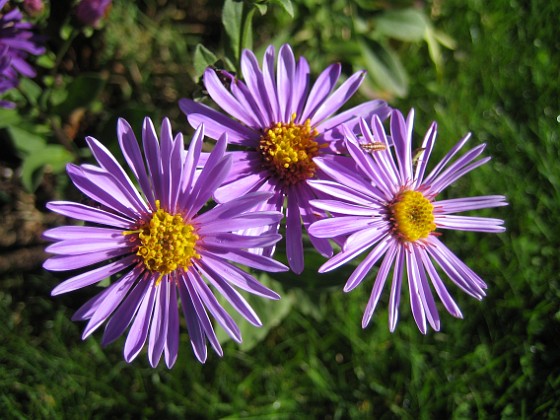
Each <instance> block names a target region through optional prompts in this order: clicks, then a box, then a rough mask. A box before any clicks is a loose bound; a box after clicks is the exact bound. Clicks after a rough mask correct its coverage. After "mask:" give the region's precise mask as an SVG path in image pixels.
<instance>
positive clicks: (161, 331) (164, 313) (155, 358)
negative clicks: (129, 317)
mask: <svg viewBox="0 0 560 420" xmlns="http://www.w3.org/2000/svg"><path fill="white" fill-rule="evenodd" d="M170 285H171V282H170V280H169V278H168V276H163V279H162V281H161V283H160V284H159V286H156V289H157V291H156V297H155V302H154V313H153V317H152V323H151V327H150V338H149V340H148V360H149V361H150V365H151V366H152V367H156V366H157V365H158V363H159V361H160V359H161V355H162V354H163V348H164V347H165V342H166V341H167V327H168V322H169V321H168V313H169V303H168V302H169V295H170V291H169V289H170ZM173 287H175V285H174V284H173ZM131 330H132V329H131Z"/></svg>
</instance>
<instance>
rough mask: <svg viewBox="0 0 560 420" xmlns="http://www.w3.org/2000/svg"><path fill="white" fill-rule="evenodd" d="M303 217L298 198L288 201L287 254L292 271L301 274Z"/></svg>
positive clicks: (293, 197)
mask: <svg viewBox="0 0 560 420" xmlns="http://www.w3.org/2000/svg"><path fill="white" fill-rule="evenodd" d="M301 229H302V226H301V216H300V212H299V206H298V202H297V200H296V196H294V195H292V197H291V199H289V200H288V210H287V212H286V254H287V257H288V263H289V265H290V268H291V269H292V271H293V272H294V273H296V274H301V272H302V271H303V239H302V234H301Z"/></svg>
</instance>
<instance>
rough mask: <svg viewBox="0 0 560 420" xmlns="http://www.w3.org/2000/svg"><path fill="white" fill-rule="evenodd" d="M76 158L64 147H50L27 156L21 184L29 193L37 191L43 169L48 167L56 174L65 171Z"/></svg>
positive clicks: (23, 166)
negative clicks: (68, 164) (67, 165)
mask: <svg viewBox="0 0 560 420" xmlns="http://www.w3.org/2000/svg"><path fill="white" fill-rule="evenodd" d="M73 158H74V156H73V155H72V153H70V152H69V151H68V150H66V149H65V148H64V147H62V146H59V145H48V146H45V147H44V148H42V149H39V150H37V151H36V152H35V153H31V154H29V155H27V156H26V157H25V158H24V160H23V164H22V166H21V182H22V184H23V186H24V187H25V188H26V189H27V190H28V191H35V189H36V188H37V187H38V186H39V184H40V182H41V176H42V173H43V169H44V168H45V167H46V166H48V167H49V169H50V170H51V171H52V172H54V173H59V172H62V171H63V170H64V168H65V167H66V164H67V163H68V162H71V161H72V160H73Z"/></svg>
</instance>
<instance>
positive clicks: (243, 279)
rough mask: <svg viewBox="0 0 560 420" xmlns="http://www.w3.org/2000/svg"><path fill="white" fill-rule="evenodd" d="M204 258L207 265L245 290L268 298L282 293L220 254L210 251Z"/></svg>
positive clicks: (276, 298)
mask: <svg viewBox="0 0 560 420" xmlns="http://www.w3.org/2000/svg"><path fill="white" fill-rule="evenodd" d="M204 260H205V264H206V266H209V267H212V269H213V270H214V271H215V272H216V273H217V274H218V275H219V276H220V277H221V278H223V279H225V280H226V281H228V282H229V283H231V284H233V285H234V286H237V287H239V288H240V289H242V290H245V291H247V292H249V293H252V294H254V295H258V296H261V297H265V298H267V299H273V300H278V299H280V295H279V294H278V293H276V292H274V291H272V290H270V289H269V288H268V287H266V286H264V285H263V284H262V283H260V282H259V281H257V279H255V278H254V277H253V276H252V275H250V274H249V273H247V272H245V271H243V270H241V269H240V268H238V267H236V266H235V265H233V264H230V263H229V262H227V261H224V260H222V259H221V258H219V257H218V256H214V255H211V254H209V253H207V254H205V255H204Z"/></svg>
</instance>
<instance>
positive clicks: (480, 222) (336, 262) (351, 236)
mask: <svg viewBox="0 0 560 420" xmlns="http://www.w3.org/2000/svg"><path fill="white" fill-rule="evenodd" d="M413 118H414V113H413V112H412V111H411V112H410V114H409V115H408V118H407V119H406V121H405V120H404V118H403V116H402V114H401V113H400V112H398V111H393V113H392V115H391V132H390V134H391V136H390V139H391V140H389V137H388V136H387V134H386V133H385V130H384V127H383V125H382V123H381V121H380V120H379V118H377V117H374V118H373V120H372V124H371V130H370V128H369V127H368V126H367V125H366V123H365V121H364V120H362V121H361V122H360V131H361V136H356V135H355V134H354V133H353V132H352V131H351V130H346V135H347V146H348V150H349V152H350V154H351V157H352V161H351V162H352V163H353V164H351V165H343V164H341V162H340V161H338V162H333V161H332V160H330V159H327V158H321V157H319V158H315V162H316V164H317V166H318V167H319V168H321V169H322V170H324V171H325V172H327V173H328V174H329V175H330V176H331V177H332V178H333V179H334V181H325V180H311V181H309V184H310V185H311V186H312V187H313V188H315V189H316V190H318V191H320V192H322V193H324V194H328V195H330V196H331V197H332V198H333V199H324V200H323V199H320V200H313V201H312V202H311V204H312V205H313V206H314V207H316V208H318V209H321V210H323V211H328V212H330V213H331V214H333V215H335V216H334V217H332V218H329V219H324V220H321V221H318V222H316V223H314V224H312V225H311V227H310V228H309V231H310V233H311V234H313V235H315V236H317V237H319V238H334V237H337V236H340V235H348V236H347V239H346V241H345V242H344V245H343V247H342V250H341V252H340V253H339V254H337V255H335V256H334V257H332V258H331V259H330V260H329V261H327V262H326V263H325V264H323V265H322V266H321V268H320V269H319V271H320V272H326V271H330V270H333V269H335V268H337V267H339V266H340V265H342V264H345V263H346V262H348V261H350V260H351V259H353V258H355V257H356V256H357V255H359V254H361V253H363V252H364V251H366V250H368V249H370V248H373V249H372V250H371V251H370V252H369V253H368V254H367V256H366V257H365V258H364V259H363V261H361V262H360V263H359V265H358V266H357V268H356V269H355V270H354V272H353V273H352V275H351V276H350V278H349V279H348V281H347V283H346V285H345V287H344V291H345V292H349V291H350V290H352V289H354V288H355V287H356V286H358V285H359V284H360V283H361V282H362V281H363V280H364V278H365V277H366V275H367V274H368V273H369V272H370V270H371V269H372V267H373V265H374V264H375V263H377V262H378V261H379V260H380V259H381V258H382V257H383V256H384V257H383V260H382V262H381V266H380V267H379V269H378V271H377V275H376V277H375V282H374V284H373V290H372V293H371V297H370V299H369V302H368V304H367V306H366V310H365V313H364V316H363V319H362V326H363V327H364V328H365V327H366V326H367V325H368V324H369V322H370V320H371V317H372V315H373V312H374V310H375V307H376V306H377V303H378V301H379V297H380V296H381V292H382V291H383V287H384V285H385V282H386V281H387V278H388V276H389V272H390V271H391V268H392V271H393V275H392V284H391V292H390V297H389V328H390V330H391V331H394V329H395V327H396V324H397V319H398V307H399V300H400V293H401V286H402V278H403V275H404V274H405V273H406V277H407V279H408V289H409V295H410V304H411V307H412V313H413V316H414V319H415V321H416V324H417V325H418V328H419V329H420V331H421V332H422V333H424V334H425V333H426V330H427V325H426V319H427V320H428V322H429V324H430V325H431V326H432V328H433V329H434V330H436V331H438V330H439V328H440V318H439V315H438V311H437V308H436V304H435V301H434V297H433V294H432V291H431V289H430V285H429V283H430V281H431V284H432V287H433V288H434V290H435V291H436V293H437V295H438V296H439V298H440V299H441V301H442V303H443V306H444V307H445V309H446V310H447V311H448V312H449V313H450V314H452V315H453V316H455V317H458V318H462V314H461V311H460V310H459V308H458V306H457V305H456V303H455V302H454V301H453V299H452V298H451V296H450V294H449V293H448V291H447V289H446V287H445V285H444V283H443V281H442V279H441V277H440V275H439V273H438V270H437V269H436V264H437V265H438V266H439V267H440V268H441V270H442V271H443V272H444V273H445V274H446V275H447V276H448V277H449V278H450V279H451V281H452V282H453V283H455V284H456V285H457V286H458V287H459V288H460V289H461V290H463V291H464V292H466V293H467V294H469V295H471V296H473V297H475V298H477V299H479V300H480V299H482V298H483V297H484V295H485V294H484V289H485V288H486V284H485V283H484V281H482V279H481V278H480V277H479V276H478V275H477V274H475V273H474V272H473V271H472V270H471V269H470V268H469V267H467V266H466V265H465V264H464V263H463V262H462V261H461V260H460V259H459V258H457V256H455V255H454V254H453V253H452V252H451V251H450V250H449V249H448V248H447V247H446V246H445V245H444V244H443V242H442V241H441V240H440V236H441V232H440V231H439V230H445V229H454V230H465V231H478V232H492V233H498V232H503V231H504V230H505V228H504V227H503V226H502V225H503V220H499V219H491V218H485V217H474V216H462V215H456V214H455V213H460V212H464V211H470V210H477V209H483V208H489V207H498V206H505V205H507V203H506V202H505V197H504V196H501V195H494V196H483V197H469V198H455V199H446V200H436V198H437V197H438V195H439V194H440V193H441V192H442V191H443V190H444V189H445V188H447V187H448V186H449V185H451V184H453V183H454V182H455V181H457V180H458V179H459V178H461V177H462V176H463V175H465V174H466V173H468V172H470V171H471V170H473V169H475V168H477V167H479V166H481V165H483V164H484V163H486V162H488V160H490V158H489V157H486V158H483V159H478V160H476V159H477V157H478V156H479V155H480V154H481V153H482V151H483V150H484V148H485V145H484V144H482V145H480V146H477V147H475V148H474V149H472V150H469V151H468V152H466V153H465V154H464V155H462V156H461V157H459V158H457V159H456V160H455V161H454V162H452V163H450V162H451V160H452V159H453V158H454V157H455V156H456V155H457V153H458V152H459V150H460V149H461V148H462V147H463V146H464V145H465V143H466V142H467V141H468V140H469V138H470V134H469V135H467V136H465V137H464V138H463V139H462V140H461V141H460V142H459V143H457V144H456V145H455V146H454V147H453V148H452V149H451V150H450V151H449V153H447V155H446V156H445V157H444V158H443V160H441V161H440V162H439V163H438V164H437V165H436V167H435V168H434V169H433V170H432V171H431V172H430V174H429V175H427V176H425V172H426V166H427V163H428V159H429V157H430V154H431V152H432V148H433V147H434V144H435V139H436V133H437V127H436V124H435V123H433V124H432V126H431V127H430V129H429V130H428V132H427V134H426V136H425V137H424V141H423V143H422V146H421V148H420V149H418V150H417V153H418V156H416V157H415V156H413V146H412V122H413ZM390 142H391V143H392V144H393V146H394V147H389V143H390ZM383 146H384V147H383ZM348 159H349V160H350V158H348ZM434 263H435V264H434Z"/></svg>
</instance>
